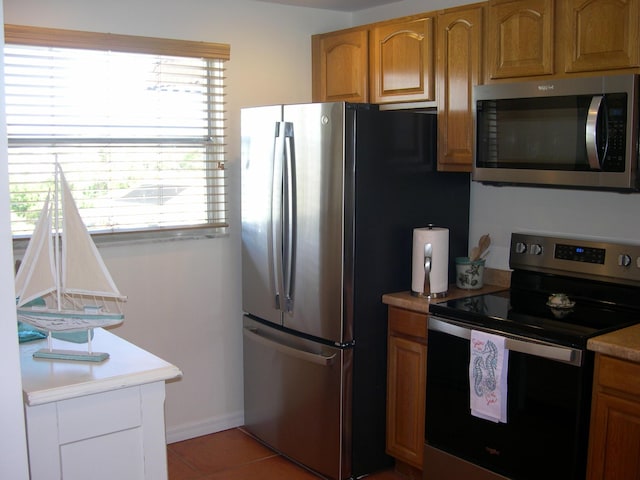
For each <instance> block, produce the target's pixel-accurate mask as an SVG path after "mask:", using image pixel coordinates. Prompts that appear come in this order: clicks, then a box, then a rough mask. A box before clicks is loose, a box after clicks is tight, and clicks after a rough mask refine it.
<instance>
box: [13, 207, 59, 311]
mask: <svg viewBox="0 0 640 480" xmlns="http://www.w3.org/2000/svg"><path fill="white" fill-rule="evenodd" d="M51 227H52V225H51V205H50V203H49V195H48V196H47V199H46V200H45V203H44V207H43V208H42V212H41V214H40V218H39V219H38V222H37V224H36V228H35V230H34V231H33V235H32V236H31V241H30V242H29V245H28V246H27V250H26V251H25V254H24V257H23V259H22V263H21V264H20V269H19V270H18V273H17V274H16V296H17V297H18V298H19V302H18V306H22V305H25V304H27V303H29V302H31V301H33V300H35V299H37V298H39V297H42V296H44V295H46V294H47V293H50V292H53V291H54V290H55V288H56V273H55V264H54V259H53V243H52V242H51V241H50V239H51Z"/></svg>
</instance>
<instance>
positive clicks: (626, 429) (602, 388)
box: [587, 353, 640, 480]
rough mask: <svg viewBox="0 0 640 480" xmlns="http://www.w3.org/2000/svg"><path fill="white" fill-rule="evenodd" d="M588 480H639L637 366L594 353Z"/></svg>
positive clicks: (639, 377) (639, 385)
mask: <svg viewBox="0 0 640 480" xmlns="http://www.w3.org/2000/svg"><path fill="white" fill-rule="evenodd" d="M590 428H591V432H590V435H589V458H588V464H587V480H618V479H622V478H640V364H638V363H633V362H629V361H626V360H621V359H618V358H613V357H609V356H606V355H603V354H599V353H598V354H596V364H595V373H594V385H593V403H592V406H591V427H590Z"/></svg>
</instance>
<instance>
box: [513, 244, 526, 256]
mask: <svg viewBox="0 0 640 480" xmlns="http://www.w3.org/2000/svg"><path fill="white" fill-rule="evenodd" d="M515 250H516V253H525V252H526V251H527V244H526V243H524V242H517V243H516V248H515Z"/></svg>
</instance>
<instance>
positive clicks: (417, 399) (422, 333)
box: [387, 306, 427, 470]
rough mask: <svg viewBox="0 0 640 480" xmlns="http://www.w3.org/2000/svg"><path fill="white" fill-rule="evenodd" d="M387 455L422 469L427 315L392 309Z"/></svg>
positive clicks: (391, 307)
mask: <svg viewBox="0 0 640 480" xmlns="http://www.w3.org/2000/svg"><path fill="white" fill-rule="evenodd" d="M388 320H389V338H388V342H389V345H388V363H387V370H388V371H387V453H388V454H389V455H391V456H392V457H394V458H395V459H396V460H398V461H400V462H404V463H406V464H409V465H411V466H413V467H415V468H417V469H419V470H422V462H423V450H424V412H425V394H426V391H425V387H426V378H427V377H426V374H427V314H425V313H419V312H415V311H411V310H405V309H402V308H398V307H394V306H389V319H388Z"/></svg>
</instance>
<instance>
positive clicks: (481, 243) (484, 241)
mask: <svg viewBox="0 0 640 480" xmlns="http://www.w3.org/2000/svg"><path fill="white" fill-rule="evenodd" d="M489 245H491V237H490V236H489V234H488V233H487V234H484V235H482V236H481V237H480V240H478V246H477V247H473V248H472V249H471V254H470V255H469V260H471V261H472V262H473V261H475V260H478V259H479V258H480V257H481V256H482V255H483V254H484V253H485V252H486V251H487V249H488V248H489Z"/></svg>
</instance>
